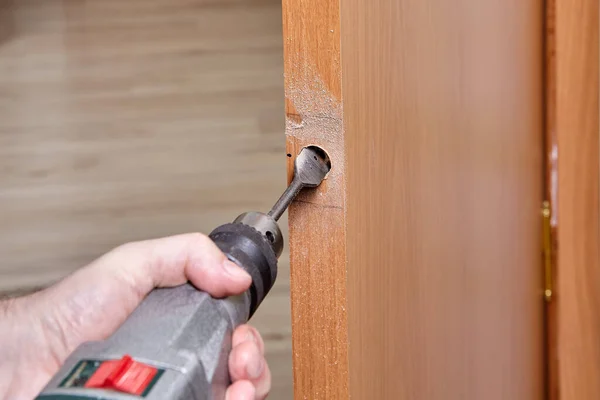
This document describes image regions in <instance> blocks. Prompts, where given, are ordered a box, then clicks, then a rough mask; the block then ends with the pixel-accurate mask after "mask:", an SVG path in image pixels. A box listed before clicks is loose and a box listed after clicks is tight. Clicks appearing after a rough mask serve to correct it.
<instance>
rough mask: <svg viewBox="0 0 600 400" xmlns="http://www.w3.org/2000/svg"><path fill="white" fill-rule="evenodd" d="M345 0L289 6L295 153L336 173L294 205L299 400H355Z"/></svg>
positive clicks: (289, 109)
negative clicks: (321, 159) (315, 154)
mask: <svg viewBox="0 0 600 400" xmlns="http://www.w3.org/2000/svg"><path fill="white" fill-rule="evenodd" d="M339 8H340V4H339V1H338V0H283V35H284V68H285V95H286V135H287V150H288V154H289V155H290V158H289V164H288V172H289V175H288V176H290V177H291V176H292V172H293V159H294V157H295V156H296V155H297V154H298V152H299V151H300V149H301V148H302V147H303V146H306V145H311V144H315V145H319V146H321V147H323V148H324V149H325V150H326V151H327V152H328V154H329V156H330V158H331V161H332V170H331V171H330V173H329V175H328V177H327V179H326V180H325V181H324V182H323V183H322V184H321V186H320V187H319V188H317V189H316V190H312V191H311V190H306V191H304V192H303V193H301V194H300V196H299V197H298V199H297V200H296V201H295V202H294V203H293V204H292V205H291V207H290V210H289V224H290V265H291V296H292V333H293V335H292V345H293V359H294V394H295V396H294V397H295V398H296V399H310V400H316V399H333V400H335V399H348V398H349V393H348V354H347V350H348V343H347V340H348V338H347V317H346V247H345V246H346V240H345V224H346V222H345V209H344V206H345V181H344V175H345V172H344V171H345V163H344V137H343V124H342V96H341V73H340V23H339Z"/></svg>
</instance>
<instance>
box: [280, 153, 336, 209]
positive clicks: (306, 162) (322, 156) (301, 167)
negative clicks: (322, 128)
mask: <svg viewBox="0 0 600 400" xmlns="http://www.w3.org/2000/svg"><path fill="white" fill-rule="evenodd" d="M330 169H331V161H330V160H329V157H328V156H327V153H325V151H324V150H323V149H321V148H320V147H316V146H309V147H305V148H303V149H302V150H301V151H300V154H298V156H297V157H296V161H295V162H294V179H292V183H290V185H289V186H288V187H287V189H286V190H285V192H283V194H282V195H281V197H280V198H279V200H277V203H275V205H274V206H273V208H272V209H271V211H269V214H268V215H269V216H271V217H272V218H273V219H274V220H275V221H278V220H279V218H280V217H281V215H282V214H283V212H284V211H285V210H286V209H287V208H288V206H289V205H290V203H291V202H292V200H294V198H295V197H296V196H297V195H298V193H300V191H301V190H302V189H303V188H305V187H317V186H319V185H320V184H321V182H322V181H323V179H324V178H325V176H326V175H327V173H328V172H329V170H330Z"/></svg>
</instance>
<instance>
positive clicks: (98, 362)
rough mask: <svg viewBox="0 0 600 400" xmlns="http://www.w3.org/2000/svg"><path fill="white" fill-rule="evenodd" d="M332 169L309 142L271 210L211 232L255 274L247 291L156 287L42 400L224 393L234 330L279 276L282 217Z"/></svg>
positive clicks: (186, 399) (171, 398) (79, 353)
mask: <svg viewBox="0 0 600 400" xmlns="http://www.w3.org/2000/svg"><path fill="white" fill-rule="evenodd" d="M330 168H331V163H330V160H329V157H328V156H327V154H326V153H325V151H323V150H322V149H321V148H319V147H316V146H310V147H305V148H303V149H302V150H301V151H300V153H299V154H298V156H297V157H296V160H295V164H294V178H293V180H292V182H291V184H290V185H289V187H288V188H287V189H286V190H285V192H284V193H283V194H282V196H281V197H280V198H279V200H278V201H277V202H276V203H275V205H274V206H273V208H272V209H271V211H269V212H268V213H267V214H264V213H261V212H247V213H244V214H241V215H240V216H239V217H237V218H236V219H235V220H234V221H233V223H229V224H225V225H221V226H219V227H218V228H216V229H214V230H213V231H212V232H211V233H210V235H209V237H210V238H211V239H212V240H213V241H214V243H215V244H216V245H217V246H218V247H219V248H220V249H221V251H223V253H224V254H225V255H226V256H227V257H228V258H229V259H230V260H231V261H233V262H235V263H236V264H237V265H239V266H240V267H241V268H243V269H244V270H245V271H246V272H248V273H249V274H250V276H251V277H252V285H251V286H250V288H249V289H248V290H247V291H246V292H244V293H242V294H241V295H238V296H232V297H228V298H225V299H215V298H213V297H211V296H210V295H209V294H207V293H205V292H202V291H200V290H198V289H196V288H195V287H193V286H192V285H191V284H189V283H188V284H185V285H181V286H178V287H175V288H162V289H154V290H153V291H152V292H151V293H150V294H149V295H148V296H147V297H146V299H144V301H143V302H142V303H141V304H140V306H139V307H138V308H136V309H135V311H134V312H133V313H132V314H131V316H130V317H129V318H128V319H127V321H125V323H123V325H122V326H121V327H120V328H119V329H118V330H117V331H116V332H115V333H114V334H113V335H112V336H111V337H109V338H108V339H106V340H104V341H99V342H87V343H84V344H82V345H81V346H80V347H78V348H77V349H76V350H75V352H73V354H71V356H70V357H69V358H68V359H67V360H66V361H65V363H64V364H63V366H62V368H61V369H60V371H59V372H58V373H57V374H56V375H55V376H54V377H53V378H52V380H51V381H50V383H49V384H48V385H47V386H46V388H45V389H44V390H43V391H42V393H40V394H39V395H38V397H37V399H41V400H76V399H78V400H82V399H83V400H89V399H103V400H135V399H144V400H159V399H160V400H190V399H191V400H217V399H224V397H225V390H226V389H227V386H229V384H230V377H229V371H228V357H229V352H230V351H231V335H232V333H233V330H234V329H235V328H236V327H237V326H239V325H241V324H243V323H245V322H246V321H247V320H248V319H249V318H250V317H251V316H252V315H253V314H254V312H255V311H256V309H257V308H258V306H259V305H260V304H261V302H262V301H263V300H264V298H265V296H266V295H267V293H268V292H269V290H270V289H271V287H273V284H274V283H275V279H276V277H277V259H278V258H279V256H280V255H281V252H282V250H283V235H282V234H281V230H280V229H279V226H278V225H277V221H278V220H279V218H280V217H281V215H282V214H283V212H284V211H285V210H286V209H287V207H288V206H289V205H290V203H291V202H292V200H293V199H294V198H295V197H296V196H297V195H298V193H299V192H300V191H301V190H302V188H304V187H316V186H319V185H320V184H321V182H322V181H323V179H324V178H325V176H326V175H327V173H328V172H329V170H330Z"/></svg>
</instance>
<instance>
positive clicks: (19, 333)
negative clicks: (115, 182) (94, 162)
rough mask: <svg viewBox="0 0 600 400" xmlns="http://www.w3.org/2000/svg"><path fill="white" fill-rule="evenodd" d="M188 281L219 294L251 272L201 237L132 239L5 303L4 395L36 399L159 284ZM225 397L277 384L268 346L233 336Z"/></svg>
mask: <svg viewBox="0 0 600 400" xmlns="http://www.w3.org/2000/svg"><path fill="white" fill-rule="evenodd" d="M187 281H190V282H191V283H192V284H194V286H196V287H197V288H199V289H201V290H204V291H206V292H208V293H210V294H211V295H213V296H215V297H223V296H228V295H232V294H238V293H242V292H243V291H245V290H246V289H248V287H249V286H250V284H251V278H250V276H249V275H248V274H247V273H246V272H245V271H244V270H242V269H241V268H239V267H238V266H237V265H235V264H234V263H232V262H230V261H229V260H227V258H226V257H225V256H224V255H223V253H222V252H221V251H220V250H219V249H218V248H217V247H216V246H215V244H214V243H213V242H212V241H211V240H210V239H209V238H208V237H207V236H204V235H202V234H197V233H196V234H187V235H179V236H173V237H168V238H164V239H156V240H148V241H144V242H136V243H129V244H126V245H123V246H120V247H118V248H116V249H114V250H113V251H111V252H109V253H107V254H105V255H104V256H102V257H100V258H99V259H98V260H96V261H94V262H93V263H91V264H90V265H88V266H86V267H85V268H82V269H80V270H78V271H77V272H75V273H74V274H72V275H70V276H69V277H67V278H66V279H64V280H63V281H61V282H59V283H57V284H56V285H54V286H52V287H50V288H48V289H45V290H43V291H41V292H37V293H34V294H32V295H29V296H26V297H22V298H18V299H12V300H5V301H3V302H0V398H1V399H14V400H17V399H32V398H33V397H35V396H36V395H37V394H38V393H39V392H40V391H41V390H42V389H43V387H44V385H45V384H46V383H47V382H48V381H49V380H50V378H51V377H52V376H53V375H54V374H55V373H56V372H57V371H58V369H59V368H60V366H61V365H62V363H63V362H64V361H65V359H66V358H67V357H68V356H69V354H70V353H71V352H73V351H74V350H75V349H76V348H77V347H78V346H79V345H80V344H82V343H83V342H86V341H91V340H102V339H106V338H107V337H108V336H110V335H111V334H112V333H113V332H115V330H116V329H117V328H118V327H119V326H120V325H121V324H122V323H123V322H124V321H125V320H126V319H127V317H128V316H129V315H130V314H131V312H132V311H133V310H134V309H135V308H136V307H137V306H138V305H139V304H140V302H141V301H142V300H143V299H144V297H145V296H146V295H147V294H148V293H149V292H150V291H151V290H152V289H154V288H155V287H172V286H177V285H181V284H183V283H185V282H187ZM232 346H233V347H232V351H231V354H230V357H229V372H230V376H231V379H232V380H233V384H232V385H231V386H230V387H229V388H228V390H227V400H254V399H263V398H264V397H266V395H267V394H268V392H269V390H270V387H271V373H270V371H269V368H268V366H267V363H266V361H265V358H264V343H263V341H262V338H261V337H260V335H259V334H258V332H257V331H256V330H255V329H254V328H252V327H250V326H248V325H243V326H240V327H238V328H237V329H236V330H235V332H234V334H233V344H232Z"/></svg>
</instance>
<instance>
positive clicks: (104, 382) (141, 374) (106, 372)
mask: <svg viewBox="0 0 600 400" xmlns="http://www.w3.org/2000/svg"><path fill="white" fill-rule="evenodd" d="M157 372H158V370H157V369H156V368H154V367H151V366H149V365H145V364H142V363H139V362H137V361H134V360H133V359H132V358H131V357H130V356H127V355H126V356H123V358H121V359H120V360H109V361H104V362H103V363H102V364H100V366H99V367H98V369H97V370H96V372H94V374H93V375H92V376H91V377H90V379H88V381H87V382H86V383H85V387H86V388H97V389H109V390H115V391H118V392H123V393H129V394H135V395H138V396H139V395H141V394H142V393H144V390H146V388H147V387H148V385H149V384H150V382H151V381H152V379H153V378H154V377H155V376H156V373H157Z"/></svg>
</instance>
